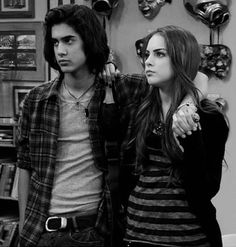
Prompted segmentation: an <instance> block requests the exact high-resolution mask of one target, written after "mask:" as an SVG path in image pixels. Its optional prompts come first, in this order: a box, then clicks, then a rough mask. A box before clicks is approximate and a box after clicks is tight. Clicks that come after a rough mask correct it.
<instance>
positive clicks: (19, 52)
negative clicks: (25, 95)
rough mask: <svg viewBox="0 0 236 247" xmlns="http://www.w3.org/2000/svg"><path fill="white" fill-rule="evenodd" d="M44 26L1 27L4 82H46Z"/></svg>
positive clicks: (19, 24)
mask: <svg viewBox="0 0 236 247" xmlns="http://www.w3.org/2000/svg"><path fill="white" fill-rule="evenodd" d="M42 50H43V24H42V23H41V22H33V23H30V22H7V23H1V25H0V67H1V68H2V69H4V73H5V77H4V80H10V81H14V80H15V81H24V82H26V81H39V82H40V81H44V80H45V65H44V64H45V63H44V59H43V53H42Z"/></svg>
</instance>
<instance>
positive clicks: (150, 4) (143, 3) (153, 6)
mask: <svg viewBox="0 0 236 247" xmlns="http://www.w3.org/2000/svg"><path fill="white" fill-rule="evenodd" d="M164 3H165V0H138V7H139V10H140V11H141V12H142V14H143V16H144V17H145V18H147V19H153V18H154V17H155V16H156V15H157V14H158V13H159V11H160V9H161V7H162V6H163V5H164Z"/></svg>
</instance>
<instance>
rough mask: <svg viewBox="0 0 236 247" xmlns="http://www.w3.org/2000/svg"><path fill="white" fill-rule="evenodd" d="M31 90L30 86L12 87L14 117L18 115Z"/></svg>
mask: <svg viewBox="0 0 236 247" xmlns="http://www.w3.org/2000/svg"><path fill="white" fill-rule="evenodd" d="M32 88H33V87H31V86H13V112H14V116H15V117H18V116H19V115H20V112H21V110H22V106H23V105H22V103H23V100H24V98H25V96H26V94H27V93H28V92H29V91H30V89H32Z"/></svg>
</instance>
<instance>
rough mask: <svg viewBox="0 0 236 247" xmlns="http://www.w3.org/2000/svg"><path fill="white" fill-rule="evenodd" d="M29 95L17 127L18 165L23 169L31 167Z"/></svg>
mask: <svg viewBox="0 0 236 247" xmlns="http://www.w3.org/2000/svg"><path fill="white" fill-rule="evenodd" d="M27 99H28V97H26V98H25V100H24V105H23V109H22V114H21V116H20V118H19V122H18V128H17V135H16V137H17V139H16V143H17V166H18V167H19V168H22V169H31V167H30V166H31V162H30V156H29V123H30V119H29V108H28V100H27Z"/></svg>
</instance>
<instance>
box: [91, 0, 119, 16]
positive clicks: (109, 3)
mask: <svg viewBox="0 0 236 247" xmlns="http://www.w3.org/2000/svg"><path fill="white" fill-rule="evenodd" d="M118 3H119V0H92V8H93V9H94V10H95V11H96V12H97V13H98V14H99V15H103V16H110V15H111V13H112V9H114V8H115V7H117V5H118Z"/></svg>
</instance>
